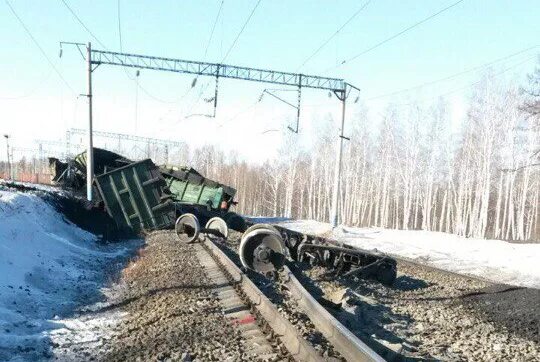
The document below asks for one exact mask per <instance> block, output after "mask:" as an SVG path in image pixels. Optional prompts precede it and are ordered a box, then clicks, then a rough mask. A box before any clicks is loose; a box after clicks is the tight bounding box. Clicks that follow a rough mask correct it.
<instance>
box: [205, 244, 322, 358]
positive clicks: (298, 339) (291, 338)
mask: <svg viewBox="0 0 540 362" xmlns="http://www.w3.org/2000/svg"><path fill="white" fill-rule="evenodd" d="M202 244H203V246H204V247H205V248H206V250H207V251H208V252H209V253H210V254H211V255H212V256H213V257H215V259H216V261H218V264H219V265H221V266H222V267H223V268H224V270H225V271H226V272H227V274H229V276H230V277H231V278H232V280H233V281H234V282H235V284H236V285H237V286H239V287H240V289H241V290H242V292H243V293H244V294H245V296H246V297H247V298H248V299H249V301H250V303H251V305H252V306H253V307H254V308H255V309H256V310H257V311H258V312H259V313H260V315H261V316H262V317H263V318H264V319H265V321H266V322H267V323H268V325H269V326H270V327H271V328H272V329H273V331H274V332H275V334H276V335H277V337H278V338H279V339H280V341H281V342H282V343H283V345H284V346H285V348H286V349H287V351H288V352H289V353H290V354H291V356H292V357H293V358H294V359H295V360H296V361H317V362H322V361H324V358H323V357H322V356H321V355H320V354H319V352H317V351H316V350H315V349H314V348H313V347H312V346H311V345H310V344H309V343H308V342H307V341H306V340H305V339H304V338H302V336H301V335H299V333H298V331H297V329H296V328H295V327H294V326H293V325H292V323H291V322H289V321H288V320H287V319H286V318H285V317H284V316H283V315H281V313H280V312H279V311H278V310H277V308H276V307H275V306H274V304H273V303H272V302H271V301H270V300H269V299H268V298H267V297H266V296H265V295H264V294H263V293H262V292H261V291H260V290H259V288H258V287H257V286H256V285H255V284H254V283H253V282H252V281H251V280H250V279H249V278H248V277H247V276H246V274H245V273H244V272H242V271H241V270H240V268H238V267H237V266H236V264H234V262H233V261H232V260H230V259H229V258H228V257H227V256H226V255H225V253H223V251H221V250H220V249H219V248H218V247H217V246H216V245H214V243H213V242H212V241H210V240H208V239H207V238H205V240H204V241H202Z"/></svg>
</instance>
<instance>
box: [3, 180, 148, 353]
mask: <svg viewBox="0 0 540 362" xmlns="http://www.w3.org/2000/svg"><path fill="white" fill-rule="evenodd" d="M139 243H140V242H139V241H131V242H125V243H122V244H115V245H104V244H98V243H97V237H96V236H95V235H93V234H91V233H89V232H87V231H84V230H82V229H80V228H78V227H77V226H75V225H74V224H72V223H69V222H67V221H65V219H64V218H63V217H62V215H61V214H60V213H58V212H57V211H56V210H55V209H54V208H53V207H52V206H51V205H49V204H48V203H47V202H45V201H44V200H42V199H41V198H39V197H38V196H36V195H33V194H31V193H23V192H19V191H2V190H0V360H9V359H10V358H11V359H13V358H22V359H23V360H25V359H26V360H29V359H43V358H44V357H48V356H50V342H51V336H52V334H51V333H52V332H51V331H54V330H60V331H61V330H62V329H63V328H70V329H71V328H72V327H77V328H78V327H79V326H80V324H73V323H75V322H71V321H70V322H68V321H69V319H68V317H69V316H71V315H72V314H73V312H74V310H75V309H76V308H78V307H80V306H82V305H87V304H91V303H93V302H97V301H99V300H101V299H103V289H102V287H103V286H104V285H105V284H107V282H108V281H107V280H106V279H105V278H106V272H107V270H112V269H115V268H119V267H120V266H121V265H122V263H123V261H124V260H125V257H126V256H127V254H128V253H129V252H130V251H131V250H133V249H134V248H135V247H136V246H137V245H139ZM65 318H67V319H65ZM70 323H71V324H70ZM56 335H57V334H56Z"/></svg>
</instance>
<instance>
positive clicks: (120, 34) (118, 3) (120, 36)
mask: <svg viewBox="0 0 540 362" xmlns="http://www.w3.org/2000/svg"><path fill="white" fill-rule="evenodd" d="M116 5H117V6H116V8H117V14H118V16H117V18H118V40H119V45H120V51H121V52H122V53H123V52H124V50H123V46H122V25H121V24H122V23H121V19H122V17H121V15H120V14H121V12H120V0H118V1H117V3H116Z"/></svg>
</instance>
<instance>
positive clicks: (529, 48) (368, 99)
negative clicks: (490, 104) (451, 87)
mask: <svg viewBox="0 0 540 362" xmlns="http://www.w3.org/2000/svg"><path fill="white" fill-rule="evenodd" d="M539 46H540V45H534V46H532V47H528V48H526V49H522V50H520V51H518V52H515V53H512V54H510V55H506V56H504V57H501V58H497V59H495V60H491V61H489V62H487V63H483V64H481V65H477V66H474V67H472V68H468V69H465V70H463V71H461V72H458V73H454V74H451V75H448V76H445V77H443V78H439V79H435V80H432V81H428V82H424V83H421V84H418V85H415V86H413V87H409V88H404V89H399V90H395V91H392V92H388V93H384V94H380V95H377V96H374V97H371V98H367V99H366V101H372V100H376V99H380V98H386V97H389V96H393V95H396V94H400V93H405V92H410V91H413V90H416V89H419V88H423V87H426V86H430V85H433V84H436V83H440V82H444V81H447V80H450V79H454V78H457V77H459V76H461V75H464V74H467V73H470V72H474V71H476V70H479V69H483V68H486V67H489V66H491V65H493V64H495V63H499V62H501V61H503V60H507V59H510V58H513V57H515V56H517V55H520V54H523V53H525V52H528V51H529V50H532V49H535V48H537V47H539Z"/></svg>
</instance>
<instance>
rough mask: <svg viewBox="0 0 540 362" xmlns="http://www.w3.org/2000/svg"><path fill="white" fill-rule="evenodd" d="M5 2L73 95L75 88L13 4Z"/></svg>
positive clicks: (6, 0)
mask: <svg viewBox="0 0 540 362" xmlns="http://www.w3.org/2000/svg"><path fill="white" fill-rule="evenodd" d="M5 3H6V5H7V6H8V7H9V9H10V10H11V12H12V13H13V15H14V16H15V17H16V18H17V20H18V21H19V23H20V24H21V25H22V27H23V28H24V30H25V31H26V33H27V34H28V36H29V37H30V39H32V41H33V42H34V44H35V45H36V46H37V47H38V49H39V51H40V52H41V54H42V55H43V56H44V57H45V59H47V62H48V63H49V65H50V66H51V67H52V68H53V69H54V71H55V72H56V74H57V75H58V76H59V77H60V79H62V81H63V82H64V84H65V85H66V86H67V87H68V88H69V89H70V90H71V92H72V93H73V94H74V95H75V94H77V93H76V92H75V90H74V89H73V88H72V87H71V85H69V83H68V82H67V81H66V79H65V78H64V76H63V75H62V73H60V71H59V70H58V68H56V66H55V65H54V63H53V62H52V61H51V59H50V58H49V56H48V55H47V53H45V51H44V50H43V48H42V47H41V45H40V44H39V42H38V41H37V40H36V38H35V37H34V35H32V32H31V31H30V29H28V27H27V26H26V24H25V23H24V21H23V20H22V19H21V18H20V16H19V15H18V14H17V12H16V11H15V9H14V8H13V6H11V4H10V3H9V1H8V0H5Z"/></svg>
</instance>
